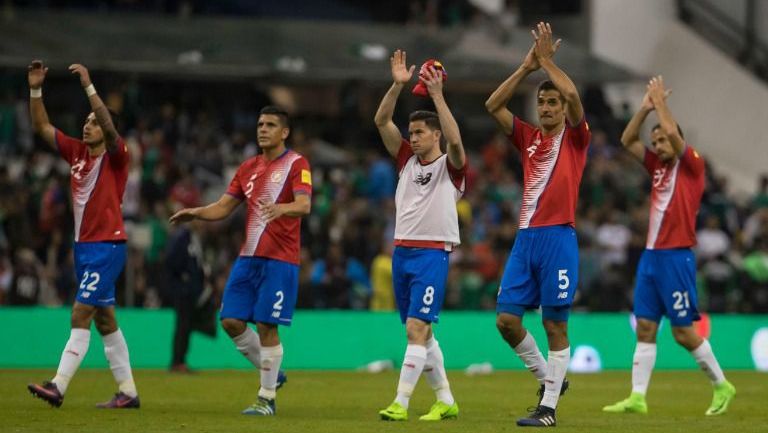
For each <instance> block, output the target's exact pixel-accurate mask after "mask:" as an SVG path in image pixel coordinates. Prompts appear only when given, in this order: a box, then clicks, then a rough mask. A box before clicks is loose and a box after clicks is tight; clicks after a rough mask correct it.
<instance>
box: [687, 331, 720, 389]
mask: <svg viewBox="0 0 768 433" xmlns="http://www.w3.org/2000/svg"><path fill="white" fill-rule="evenodd" d="M691 355H693V358H694V359H695V360H696V363H697V364H699V367H701V369H702V370H703V371H704V374H706V375H707V377H709V380H711V381H712V384H713V385H720V384H721V383H723V382H725V374H723V370H722V369H721V368H720V364H719V363H718V362H717V358H715V353H714V352H712V346H710V345H709V341H707V340H704V342H703V343H701V345H699V347H697V348H695V349H693V350H692V351H691Z"/></svg>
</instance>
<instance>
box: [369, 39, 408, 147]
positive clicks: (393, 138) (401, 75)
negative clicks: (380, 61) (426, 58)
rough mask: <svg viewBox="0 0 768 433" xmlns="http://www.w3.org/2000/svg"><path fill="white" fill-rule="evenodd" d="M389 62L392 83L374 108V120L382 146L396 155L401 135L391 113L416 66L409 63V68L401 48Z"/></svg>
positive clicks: (401, 139) (401, 138)
mask: <svg viewBox="0 0 768 433" xmlns="http://www.w3.org/2000/svg"><path fill="white" fill-rule="evenodd" d="M389 63H390V66H391V68H392V80H393V83H392V86H391V87H390V88H389V90H388V91H387V93H386V94H385V95H384V98H382V100H381V104H379V109H378V110H376V117H374V122H375V123H376V128H378V130H379V135H381V139H382V141H383V142H384V147H386V148H387V151H388V152H389V154H390V155H392V156H393V157H396V156H397V152H398V151H399V150H400V143H402V141H403V136H402V134H400V130H399V129H397V125H395V123H394V122H393V121H392V115H393V114H394V112H395V103H397V97H398V96H400V92H401V91H402V90H403V86H404V85H405V83H407V82H408V81H409V80H410V79H411V76H413V70H414V69H415V68H416V66H414V65H411V67H410V68H408V67H407V64H406V55H405V51H401V50H397V51H395V53H394V54H393V55H392V57H390V58H389Z"/></svg>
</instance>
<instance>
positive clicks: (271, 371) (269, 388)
mask: <svg viewBox="0 0 768 433" xmlns="http://www.w3.org/2000/svg"><path fill="white" fill-rule="evenodd" d="M282 362H283V345H282V344H278V345H277V346H272V347H267V346H262V347H261V388H260V389H259V397H264V398H268V399H270V400H274V399H275V397H276V396H277V391H276V390H277V374H278V373H279V372H280V364H282Z"/></svg>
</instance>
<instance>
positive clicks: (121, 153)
mask: <svg viewBox="0 0 768 433" xmlns="http://www.w3.org/2000/svg"><path fill="white" fill-rule="evenodd" d="M109 160H110V162H111V163H112V166H114V167H116V168H122V167H125V166H126V165H128V162H129V161H130V154H129V153H128V145H127V144H126V143H125V140H123V137H120V136H118V137H117V142H116V143H115V149H114V150H113V151H112V152H109Z"/></svg>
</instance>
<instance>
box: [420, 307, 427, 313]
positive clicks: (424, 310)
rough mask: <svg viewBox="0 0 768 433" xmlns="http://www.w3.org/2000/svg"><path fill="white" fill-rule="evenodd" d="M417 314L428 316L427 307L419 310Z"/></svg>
mask: <svg viewBox="0 0 768 433" xmlns="http://www.w3.org/2000/svg"><path fill="white" fill-rule="evenodd" d="M419 313H421V314H429V307H421V309H420V310H419Z"/></svg>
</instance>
